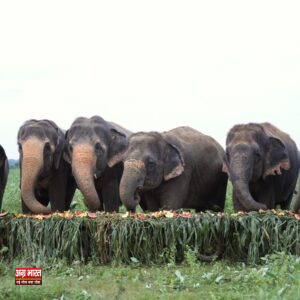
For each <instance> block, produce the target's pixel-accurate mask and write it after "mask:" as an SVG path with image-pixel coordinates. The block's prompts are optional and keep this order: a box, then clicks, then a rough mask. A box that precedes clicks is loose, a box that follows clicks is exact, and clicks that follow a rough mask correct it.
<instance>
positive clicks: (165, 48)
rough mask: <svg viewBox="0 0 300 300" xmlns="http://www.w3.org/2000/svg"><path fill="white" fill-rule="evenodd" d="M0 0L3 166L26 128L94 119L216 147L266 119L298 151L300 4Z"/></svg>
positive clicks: (239, 0)
mask: <svg viewBox="0 0 300 300" xmlns="http://www.w3.org/2000/svg"><path fill="white" fill-rule="evenodd" d="M0 1H1V2H0V105H1V109H0V143H1V144H2V145H3V146H4V147H5V149H6V151H7V153H8V156H9V158H17V157H18V154H17V145H16V135H17V131H18V128H19V126H20V125H21V124H22V123H23V121H25V120H27V119H29V118H38V119H40V118H50V119H53V120H54V121H55V122H56V123H57V124H58V125H59V126H61V127H63V128H64V129H67V128H68V127H69V126H70V124H71V122H72V121H73V120H74V119H75V118H76V117H77V116H92V115H95V114H98V115H100V116H102V117H104V118H105V119H107V120H110V121H114V122H116V123H119V124H120V125H122V126H124V127H127V128H128V129H131V130H133V131H140V130H158V131H163V130H168V129H171V128H174V127H177V126H180V125H189V126H192V127H194V128H196V129H198V130H200V131H202V132H203V133H206V134H210V135H212V136H213V137H214V138H216V139H217V140H218V141H219V142H220V143H221V144H222V145H224V143H225V138H226V134H227V132H228V130H229V129H230V128H231V127H232V126H233V125H234V124H236V123H245V122H250V121H254V122H260V121H270V122H272V123H273V124H275V125H277V126H278V127H279V128H281V129H283V130H285V131H287V132H288V133H290V134H291V136H292V137H293V138H294V139H295V140H296V142H297V143H298V145H299V146H300V126H299V104H300V102H299V101H300V17H299V16H300V2H299V1H294V2H292V1H274V0H273V1H263V0H259V1H253V0H252V1H241V0H238V1H224V0H223V1H212V0H209V1H207V0H205V1H200V0H198V1H187V0H183V1H175V0H171V1H163V0H158V1H155V0H151V1H142V0H137V1H128V0H126V1H124V0H122V1H74V0H72V1H63V0H59V1H53V0H51V1H42V0H38V1H29V0H26V1H19V2H17V1H12V0H9V1H5V0H3V1H2V0H0ZM298 3H299V4H298Z"/></svg>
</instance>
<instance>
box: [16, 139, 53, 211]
mask: <svg viewBox="0 0 300 300" xmlns="http://www.w3.org/2000/svg"><path fill="white" fill-rule="evenodd" d="M22 148H23V157H22V165H21V168H22V175H21V177H22V179H21V196H22V200H23V201H24V203H25V205H26V206H27V207H28V209H29V210H31V211H32V212H33V213H43V214H49V213H50V212H51V210H50V209H49V208H47V207H45V206H44V205H42V204H41V203H40V202H39V201H38V200H37V199H36V198H35V195H34V189H35V185H36V182H37V178H38V175H39V173H40V171H41V169H42V167H43V149H44V144H43V143H42V142H41V141H39V140H37V139H30V140H28V141H26V142H25V143H24V144H23V147H22Z"/></svg>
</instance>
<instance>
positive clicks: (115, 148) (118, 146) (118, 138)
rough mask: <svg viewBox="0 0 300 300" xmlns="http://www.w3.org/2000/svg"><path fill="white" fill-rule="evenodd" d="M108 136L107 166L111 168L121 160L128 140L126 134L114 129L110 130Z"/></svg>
mask: <svg viewBox="0 0 300 300" xmlns="http://www.w3.org/2000/svg"><path fill="white" fill-rule="evenodd" d="M110 134H111V142H110V145H109V149H108V160H107V165H108V166H109V167H110V168H111V167H113V166H114V165H116V164H117V163H119V162H120V161H121V160H122V158H123V154H124V153H125V151H126V148H127V144H128V138H127V136H126V134H124V133H123V132H121V131H118V130H116V129H115V128H111V129H110Z"/></svg>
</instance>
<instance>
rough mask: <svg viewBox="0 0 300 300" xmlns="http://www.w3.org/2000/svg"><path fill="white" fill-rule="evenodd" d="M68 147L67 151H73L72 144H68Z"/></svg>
mask: <svg viewBox="0 0 300 300" xmlns="http://www.w3.org/2000/svg"><path fill="white" fill-rule="evenodd" d="M68 148H69V153H72V152H73V146H72V144H69V146H68Z"/></svg>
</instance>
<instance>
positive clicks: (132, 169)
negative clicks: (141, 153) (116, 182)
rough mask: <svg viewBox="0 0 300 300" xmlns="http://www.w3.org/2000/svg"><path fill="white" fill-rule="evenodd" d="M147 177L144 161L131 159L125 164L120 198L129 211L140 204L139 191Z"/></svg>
mask: <svg viewBox="0 0 300 300" xmlns="http://www.w3.org/2000/svg"><path fill="white" fill-rule="evenodd" d="M145 176H146V170H145V164H144V162H143V161H140V160H135V159H130V160H127V161H125V162H124V171H123V176H122V179H121V182H120V198H121V201H122V202H123V204H124V205H125V207H126V208H127V209H128V210H134V209H135V208H136V206H137V205H138V204H139V202H140V195H139V191H140V190H141V189H142V187H143V185H144V180H145Z"/></svg>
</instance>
